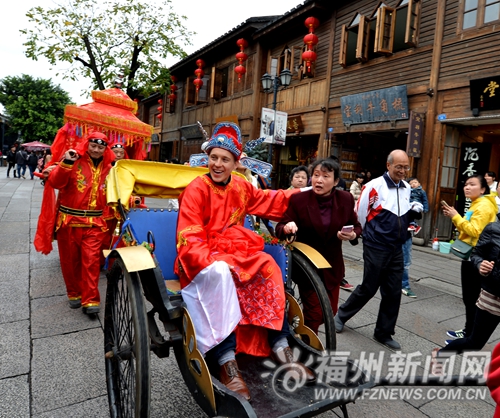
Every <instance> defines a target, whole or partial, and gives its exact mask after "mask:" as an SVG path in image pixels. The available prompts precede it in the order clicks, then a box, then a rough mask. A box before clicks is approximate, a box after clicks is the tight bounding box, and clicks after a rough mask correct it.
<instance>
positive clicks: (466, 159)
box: [455, 142, 491, 215]
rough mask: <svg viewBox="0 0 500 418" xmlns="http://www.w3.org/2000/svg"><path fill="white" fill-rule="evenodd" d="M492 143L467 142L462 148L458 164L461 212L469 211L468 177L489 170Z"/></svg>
mask: <svg viewBox="0 0 500 418" xmlns="http://www.w3.org/2000/svg"><path fill="white" fill-rule="evenodd" d="M490 155H491V144H488V143H482V144H480V143H477V142H467V143H464V144H462V147H461V150H460V164H459V166H458V184H457V206H456V207H455V209H456V210H457V211H458V213H460V214H464V215H465V213H467V211H468V210H469V207H470V205H471V203H472V202H471V200H470V199H466V198H465V195H464V185H465V182H466V181H467V179H468V178H469V177H470V176H473V175H474V174H481V175H484V173H486V172H487V171H488V170H489V166H490Z"/></svg>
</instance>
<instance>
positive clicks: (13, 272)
mask: <svg viewBox="0 0 500 418" xmlns="http://www.w3.org/2000/svg"><path fill="white" fill-rule="evenodd" d="M28 286H29V262H28V254H8V255H4V256H2V263H1V264H0V323H5V322H13V321H20V320H23V319H27V318H29V292H28V290H29V288H28Z"/></svg>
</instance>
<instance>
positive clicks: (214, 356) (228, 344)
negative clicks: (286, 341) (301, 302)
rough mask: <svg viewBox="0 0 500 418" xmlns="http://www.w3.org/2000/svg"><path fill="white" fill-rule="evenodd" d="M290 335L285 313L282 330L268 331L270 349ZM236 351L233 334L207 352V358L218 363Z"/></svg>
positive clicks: (234, 335)
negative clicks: (227, 354)
mask: <svg viewBox="0 0 500 418" xmlns="http://www.w3.org/2000/svg"><path fill="white" fill-rule="evenodd" d="M289 335H290V327H289V325H288V319H287V315H286V313H285V318H284V319H283V325H282V327H281V330H276V329H268V330H267V340H268V341H269V347H271V348H273V347H274V344H276V343H277V342H278V341H279V340H280V339H281V338H288V336H289ZM229 350H233V351H236V334H235V333H234V332H232V333H231V334H229V335H228V336H227V337H226V339H225V340H224V341H222V342H221V343H220V344H218V345H216V346H215V347H213V348H212V349H211V350H209V351H208V352H207V357H209V359H211V360H215V361H217V360H218V359H219V358H220V357H221V356H222V355H223V354H225V353H226V352H227V351H229Z"/></svg>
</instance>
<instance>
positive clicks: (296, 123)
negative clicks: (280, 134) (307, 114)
mask: <svg viewBox="0 0 500 418" xmlns="http://www.w3.org/2000/svg"><path fill="white" fill-rule="evenodd" d="M302 131H304V125H303V124H302V118H301V117H300V115H299V116H290V117H289V118H288V122H287V124H286V133H287V134H296V133H299V132H302Z"/></svg>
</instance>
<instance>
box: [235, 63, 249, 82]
mask: <svg viewBox="0 0 500 418" xmlns="http://www.w3.org/2000/svg"><path fill="white" fill-rule="evenodd" d="M234 71H235V72H236V74H238V81H240V80H241V77H243V76H244V75H245V73H246V72H247V69H246V68H245V67H244V66H243V65H238V66H237V67H236V68H235V69H234Z"/></svg>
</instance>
